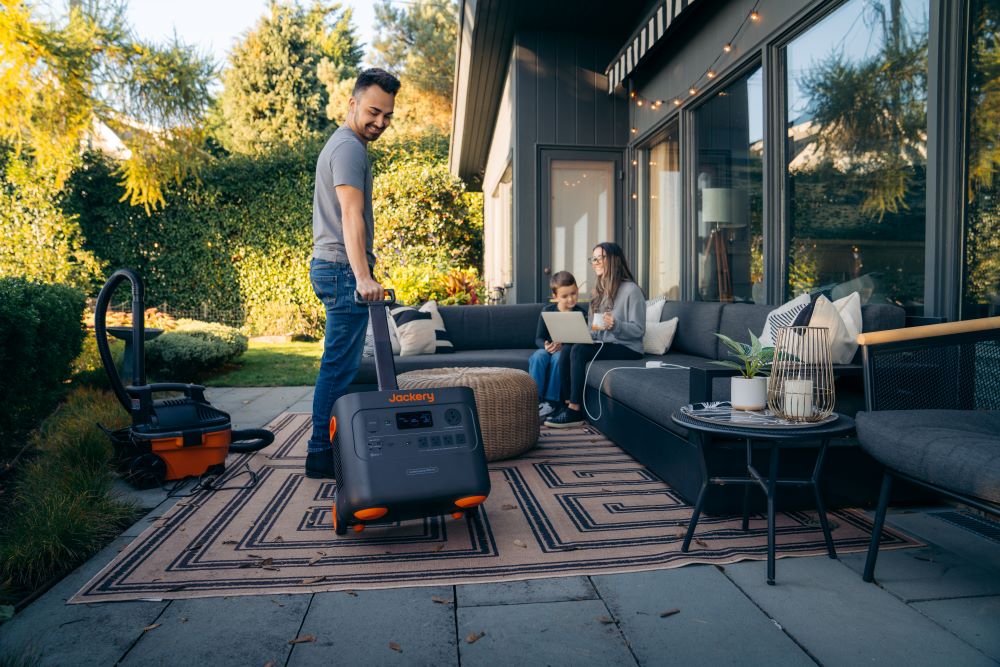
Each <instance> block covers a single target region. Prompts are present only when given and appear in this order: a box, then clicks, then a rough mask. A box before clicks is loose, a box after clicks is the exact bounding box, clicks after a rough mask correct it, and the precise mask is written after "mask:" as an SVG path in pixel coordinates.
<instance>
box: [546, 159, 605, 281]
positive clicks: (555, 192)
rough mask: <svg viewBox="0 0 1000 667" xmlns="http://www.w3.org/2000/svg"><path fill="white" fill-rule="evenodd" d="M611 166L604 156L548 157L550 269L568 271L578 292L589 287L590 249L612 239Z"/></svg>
mask: <svg viewBox="0 0 1000 667" xmlns="http://www.w3.org/2000/svg"><path fill="white" fill-rule="evenodd" d="M614 166H615V163H614V162H611V161H605V160H553V161H552V168H551V175H552V181H551V182H552V201H551V206H552V208H551V220H552V236H551V242H552V255H551V260H550V261H551V262H552V264H551V267H552V272H553V273H554V272H556V271H569V272H571V273H572V274H573V275H574V276H575V277H576V284H577V285H579V287H580V293H581V294H587V293H589V292H590V289H591V288H592V287H593V283H591V281H590V276H591V273H592V272H591V271H590V270H589V269H590V251H591V249H592V248H593V247H594V246H595V245H597V244H598V243H600V242H601V241H614V240H615V239H614V225H615V208H614V195H615V190H614Z"/></svg>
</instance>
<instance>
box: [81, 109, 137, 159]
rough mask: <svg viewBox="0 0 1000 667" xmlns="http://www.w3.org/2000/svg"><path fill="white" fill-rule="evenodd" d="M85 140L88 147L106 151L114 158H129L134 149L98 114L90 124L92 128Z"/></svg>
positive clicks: (105, 152)
mask: <svg viewBox="0 0 1000 667" xmlns="http://www.w3.org/2000/svg"><path fill="white" fill-rule="evenodd" d="M84 142H85V143H86V144H87V148H90V149H91V150H95V151H99V152H101V153H104V154H105V155H107V156H108V157H110V158H112V159H114V160H128V159H129V158H131V157H132V151H131V150H129V148H128V146H126V145H125V142H123V141H122V140H121V137H119V136H118V135H117V134H116V133H115V131H114V130H112V129H111V128H110V127H108V126H107V125H105V124H104V122H103V121H101V119H99V118H97V117H96V116H95V117H94V120H93V122H92V123H91V125H90V130H89V131H88V132H87V134H86V136H85V137H84Z"/></svg>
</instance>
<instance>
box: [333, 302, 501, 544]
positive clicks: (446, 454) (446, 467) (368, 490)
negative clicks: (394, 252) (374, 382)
mask: <svg viewBox="0 0 1000 667" xmlns="http://www.w3.org/2000/svg"><path fill="white" fill-rule="evenodd" d="M386 294H387V296H388V298H387V299H386V300H384V301H371V302H368V301H362V300H361V299H360V296H359V295H357V294H355V303H357V304H358V305H359V306H368V312H369V315H370V317H371V322H372V333H373V335H374V339H375V370H376V374H377V376H378V391H365V392H358V393H353V394H345V395H344V396H342V397H340V398H339V399H337V402H336V403H334V406H333V414H332V416H331V419H330V440H331V442H332V443H333V463H334V474H335V476H336V479H337V488H336V495H335V499H334V507H333V527H334V530H335V531H336V533H337V535H344V534H346V533H347V529H348V527H353V529H354V530H355V531H356V532H360V531H361V530H363V529H364V527H365V524H366V523H369V522H372V521H393V522H394V521H404V520H407V519H417V518H423V517H431V516H438V515H451V516H453V517H454V518H456V519H458V518H462V517H463V516H469V517H471V516H474V515H475V514H476V513H477V512H478V511H479V506H480V505H481V504H482V503H483V502H484V501H485V500H486V497H487V496H488V495H489V493H490V477H489V472H488V470H487V468H486V456H485V454H484V452H483V443H482V434H481V431H480V428H479V413H478V412H477V411H476V398H475V395H474V394H473V393H472V389H470V388H469V387H433V388H426V389H419V390H413V391H410V390H400V389H399V388H398V385H397V382H396V367H395V364H394V363H393V359H392V348H391V347H390V344H389V324H388V322H387V320H386V308H385V307H386V306H389V305H392V304H394V303H395V300H396V299H395V294H394V293H393V291H392V290H391V289H389V290H386Z"/></svg>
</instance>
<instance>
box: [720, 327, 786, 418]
mask: <svg viewBox="0 0 1000 667" xmlns="http://www.w3.org/2000/svg"><path fill="white" fill-rule="evenodd" d="M748 333H749V334H750V344H749V345H747V344H746V343H739V342H737V341H735V340H733V339H732V338H730V337H729V336H726V335H724V334H720V333H717V334H715V335H716V336H718V337H719V340H721V341H722V342H723V343H724V344H725V346H726V347H728V348H729V354H730V356H733V357H736V359H738V360H739V363H737V362H736V361H730V360H728V359H725V360H722V361H713V362H712V363H713V364H717V365H719V366H725V367H726V368H733V369H735V370H737V371H739V372H740V374H739V375H738V376H734V377H733V378H732V380H731V385H730V399H729V400H730V403H732V405H733V409H734V410H763V409H764V408H765V407H766V406H767V374H768V372H769V371H770V369H771V362H772V361H773V360H774V348H773V347H764V346H763V345H761V343H760V339H758V338H757V336H755V335H753V332H752V331H748Z"/></svg>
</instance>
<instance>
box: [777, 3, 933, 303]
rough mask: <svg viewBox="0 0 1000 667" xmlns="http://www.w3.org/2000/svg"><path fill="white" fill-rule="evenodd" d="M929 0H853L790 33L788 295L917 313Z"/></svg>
mask: <svg viewBox="0 0 1000 667" xmlns="http://www.w3.org/2000/svg"><path fill="white" fill-rule="evenodd" d="M927 14H928V0H850V1H849V2H846V3H844V4H843V5H842V6H840V7H839V8H838V9H837V10H835V11H834V12H832V13H830V14H829V15H828V16H826V17H825V18H823V19H822V20H821V21H819V22H818V23H817V24H816V25H814V26H812V27H811V28H810V29H809V30H808V31H806V32H805V33H803V34H801V35H799V36H798V37H797V38H796V39H795V40H793V41H792V42H790V43H789V44H788V45H787V47H786V49H785V56H786V69H787V72H788V82H787V107H786V113H787V116H786V121H787V137H786V149H787V150H786V156H787V165H786V166H787V189H786V192H787V204H788V209H787V213H788V248H787V251H788V268H787V272H786V275H787V280H786V295H787V296H792V295H795V294H799V293H801V292H804V291H808V292H811V291H816V290H823V291H826V292H829V293H830V294H831V295H832V296H833V297H834V298H837V297H840V296H843V295H846V294H848V293H850V292H854V291H857V292H859V293H860V294H861V298H862V302H863V303H887V302H888V303H896V304H899V305H901V306H904V307H905V308H906V309H907V311H908V312H909V313H911V314H922V313H923V300H924V237H925V196H926V189H927V184H926V174H927V150H926V141H927Z"/></svg>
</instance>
